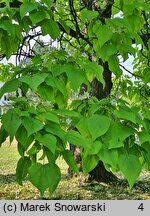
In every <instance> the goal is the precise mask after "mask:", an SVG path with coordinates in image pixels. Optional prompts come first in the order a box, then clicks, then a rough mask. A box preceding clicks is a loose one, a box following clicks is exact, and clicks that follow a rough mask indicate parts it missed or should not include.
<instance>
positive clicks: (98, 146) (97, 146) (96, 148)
mask: <svg viewBox="0 0 150 216" xmlns="http://www.w3.org/2000/svg"><path fill="white" fill-rule="evenodd" d="M101 148H102V143H101V142H100V141H95V142H94V143H92V145H91V148H90V150H89V155H96V154H98V152H99V151H100V149H101Z"/></svg>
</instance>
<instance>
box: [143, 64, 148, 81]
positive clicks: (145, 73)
mask: <svg viewBox="0 0 150 216" xmlns="http://www.w3.org/2000/svg"><path fill="white" fill-rule="evenodd" d="M143 81H144V82H145V83H150V68H149V67H148V68H145V69H144V70H143Z"/></svg>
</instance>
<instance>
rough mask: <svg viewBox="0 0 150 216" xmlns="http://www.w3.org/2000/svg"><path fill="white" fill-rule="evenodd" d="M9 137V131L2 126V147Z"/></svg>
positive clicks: (0, 137)
mask: <svg viewBox="0 0 150 216" xmlns="http://www.w3.org/2000/svg"><path fill="white" fill-rule="evenodd" d="M7 137H8V133H7V131H6V130H5V129H4V127H3V126H2V127H1V129H0V147H1V145H2V144H3V143H4V142H5V140H6V138H7Z"/></svg>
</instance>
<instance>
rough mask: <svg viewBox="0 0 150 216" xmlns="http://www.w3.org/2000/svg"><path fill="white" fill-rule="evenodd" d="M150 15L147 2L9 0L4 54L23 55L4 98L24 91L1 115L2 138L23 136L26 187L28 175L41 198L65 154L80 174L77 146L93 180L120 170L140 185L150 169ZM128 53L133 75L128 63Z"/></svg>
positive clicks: (1, 33)
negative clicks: (139, 180)
mask: <svg viewBox="0 0 150 216" xmlns="http://www.w3.org/2000/svg"><path fill="white" fill-rule="evenodd" d="M149 11H150V4H149V1H146V0H133V1H129V0H126V1H123V0H116V1H114V0H107V1H100V0H99V1H98V0H95V1H91V0H84V1H73V0H68V1H63V0H57V1H52V0H51V1H47V0H41V1H34V0H31V1H29V0H25V1H6V3H5V2H4V3H1V15H0V39H1V40H0V52H1V59H3V58H4V57H6V58H7V59H9V58H10V57H11V56H12V55H15V56H16V64H17V65H15V66H12V65H10V71H11V78H10V79H9V80H8V81H7V82H6V83H5V85H4V86H3V87H2V88H1V90H0V97H1V96H2V95H3V94H4V93H6V92H13V91H16V92H17V94H16V97H12V98H11V100H12V104H13V108H12V109H10V110H8V112H7V113H5V114H4V115H3V117H2V127H1V131H0V134H1V136H0V143H1V144H2V143H3V142H4V141H5V139H6V138H7V137H8V136H9V137H10V142H12V141H13V139H14V137H15V138H16V140H17V142H18V152H19V154H20V157H21V158H20V160H19V161H18V164H17V169H16V178H17V181H18V183H19V184H22V181H23V180H24V178H25V177H26V176H28V178H29V180H30V181H31V182H32V183H33V185H34V186H36V187H37V188H38V189H39V190H40V192H41V195H43V193H44V191H45V190H46V189H47V188H49V191H50V193H52V192H54V190H55V189H56V187H57V185H58V183H59V181H60V178H61V173H60V169H59V167H58V166H57V165H56V159H57V158H58V157H59V156H62V157H63V158H64V160H65V161H66V162H67V164H68V165H69V166H70V168H71V169H72V170H73V171H74V172H76V173H79V170H78V166H77V164H76V161H75V158H74V156H73V154H72V152H71V151H70V150H68V148H67V147H68V144H67V143H68V142H69V143H71V144H72V145H73V146H75V148H76V147H79V150H80V156H81V160H82V170H83V172H84V174H85V175H87V174H88V173H90V176H91V178H92V179H93V178H95V179H98V180H99V179H103V180H104V179H105V180H107V179H109V177H111V176H112V174H110V171H111V172H115V171H121V172H122V173H123V174H124V176H125V177H126V178H127V180H128V182H129V185H130V188H131V187H133V185H134V182H135V181H136V179H137V177H138V176H139V174H140V172H141V169H142V168H143V167H144V168H147V169H149V168H150V159H149V158H150V146H149V145H150V143H149V140H150V128H149V125H150V124H149V123H150V118H149V116H150V112H149V104H148V97H149V91H150V90H149V82H150V75H149V74H150V68H149V49H150V40H149V37H150V30H149V19H150V14H149ZM45 35H49V37H50V39H49V43H44V39H43V41H41V38H40V37H41V36H45ZM47 37H48V36H47ZM12 41H13V43H12ZM33 41H35V42H36V44H38V47H41V49H40V52H39V50H38V49H37V46H33ZM56 42H57V44H58V46H57V47H56V45H55V44H56ZM52 46H53V48H50V47H52ZM45 47H47V48H45ZM45 49H46V51H45ZM129 55H132V56H133V57H134V62H133V65H134V68H133V71H129V70H128V69H127V68H126V67H125V66H124V65H123V63H121V62H125V61H126V60H127V59H128V58H129ZM29 60H30V61H29ZM22 61H23V63H22ZM26 61H28V64H27V63H26ZM21 63H22V64H21ZM125 71H126V73H128V74H129V75H130V76H128V75H127V74H126V73H125ZM12 72H13V75H12ZM133 78H134V79H135V80H133ZM31 94H32V97H31ZM32 98H35V100H32ZM69 127H70V130H67V129H68V128H69ZM41 154H42V156H41ZM43 159H44V161H46V162H45V163H44V164H43V163H41V161H42V160H43ZM131 164H132V166H131ZM102 168H103V169H102ZM102 170H103V171H102ZM109 180H110V179H109Z"/></svg>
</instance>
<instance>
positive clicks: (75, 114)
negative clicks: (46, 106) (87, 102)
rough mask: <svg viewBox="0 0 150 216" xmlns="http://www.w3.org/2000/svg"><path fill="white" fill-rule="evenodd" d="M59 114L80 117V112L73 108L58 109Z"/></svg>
mask: <svg viewBox="0 0 150 216" xmlns="http://www.w3.org/2000/svg"><path fill="white" fill-rule="evenodd" d="M55 112H56V113H57V115H61V116H66V117H79V113H78V112H76V111H73V110H65V109H58V110H56V111H55Z"/></svg>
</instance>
